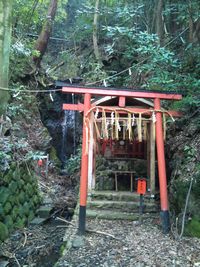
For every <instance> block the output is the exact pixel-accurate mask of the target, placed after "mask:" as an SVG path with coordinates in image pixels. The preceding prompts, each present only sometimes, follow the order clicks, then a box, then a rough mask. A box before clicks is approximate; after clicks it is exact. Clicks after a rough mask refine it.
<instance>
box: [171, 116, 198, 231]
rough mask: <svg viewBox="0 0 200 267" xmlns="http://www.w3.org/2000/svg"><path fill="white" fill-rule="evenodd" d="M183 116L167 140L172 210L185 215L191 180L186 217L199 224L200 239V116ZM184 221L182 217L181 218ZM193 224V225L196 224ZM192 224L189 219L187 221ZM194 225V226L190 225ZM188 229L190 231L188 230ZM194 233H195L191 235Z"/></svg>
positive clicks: (172, 128) (176, 213)
mask: <svg viewBox="0 0 200 267" xmlns="http://www.w3.org/2000/svg"><path fill="white" fill-rule="evenodd" d="M199 113H200V112H198V113H196V115H195V116H192V117H191V116H190V115H188V117H186V116H187V115H185V117H183V118H182V119H180V120H179V121H177V122H176V124H175V125H173V127H171V128H170V131H169V136H168V141H167V147H166V148H167V149H166V150H167V157H168V159H167V163H168V170H169V174H168V177H170V176H171V179H170V196H169V199H170V201H171V205H172V206H171V207H172V209H173V210H174V212H175V215H176V216H177V217H178V215H181V213H182V212H183V210H184V207H185V202H186V197H187V194H188V190H189V186H190V182H191V180H193V182H192V189H191V193H190V197H189V202H188V207H187V213H186V218H187V219H192V220H194V221H195V223H196V222H199V227H197V228H198V230H197V232H196V234H194V233H193V234H192V235H196V236H197V235H198V236H200V209H199V203H200V164H199V160H200V153H199V151H200V120H199V116H200V114H199ZM179 217H181V218H182V216H179ZM194 221H193V222H191V223H192V224H193V223H194ZM187 222H188V220H187ZM188 225H190V223H188ZM186 230H187V229H186ZM190 234H191V233H190Z"/></svg>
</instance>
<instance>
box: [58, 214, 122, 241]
mask: <svg viewBox="0 0 200 267" xmlns="http://www.w3.org/2000/svg"><path fill="white" fill-rule="evenodd" d="M56 219H57V220H59V221H62V222H65V223H67V224H69V225H72V226H73V227H74V228H75V229H78V228H77V227H76V225H75V224H73V223H71V222H68V221H67V220H65V219H63V218H60V217H56ZM59 227H62V226H59ZM86 232H87V233H94V234H99V235H105V236H109V237H111V238H113V239H115V240H118V241H122V240H121V239H119V238H117V237H115V236H114V235H112V234H109V233H106V232H102V231H97V230H93V229H86Z"/></svg>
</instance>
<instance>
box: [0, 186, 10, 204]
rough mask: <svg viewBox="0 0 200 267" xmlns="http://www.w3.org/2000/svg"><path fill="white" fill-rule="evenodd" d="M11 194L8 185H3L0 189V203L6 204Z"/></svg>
mask: <svg viewBox="0 0 200 267" xmlns="http://www.w3.org/2000/svg"><path fill="white" fill-rule="evenodd" d="M9 195H10V191H9V190H8V188H7V187H4V186H3V187H2V188H1V189H0V204H5V203H6V201H7V199H8V197H9Z"/></svg>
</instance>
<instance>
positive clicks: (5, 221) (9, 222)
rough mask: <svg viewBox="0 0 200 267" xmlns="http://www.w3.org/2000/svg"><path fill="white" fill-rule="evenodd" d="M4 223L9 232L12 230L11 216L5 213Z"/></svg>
mask: <svg viewBox="0 0 200 267" xmlns="http://www.w3.org/2000/svg"><path fill="white" fill-rule="evenodd" d="M4 223H5V225H6V226H7V228H8V231H9V233H11V232H12V230H13V227H14V224H13V219H12V217H11V216H10V215H7V216H6V217H5V220H4Z"/></svg>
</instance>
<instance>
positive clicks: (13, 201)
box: [8, 195, 16, 206]
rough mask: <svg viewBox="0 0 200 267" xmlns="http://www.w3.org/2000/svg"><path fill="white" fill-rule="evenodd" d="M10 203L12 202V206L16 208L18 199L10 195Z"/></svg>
mask: <svg viewBox="0 0 200 267" xmlns="http://www.w3.org/2000/svg"><path fill="white" fill-rule="evenodd" d="M8 201H9V202H10V204H11V206H14V205H15V203H16V199H15V196H14V195H10V196H9V198H8Z"/></svg>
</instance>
